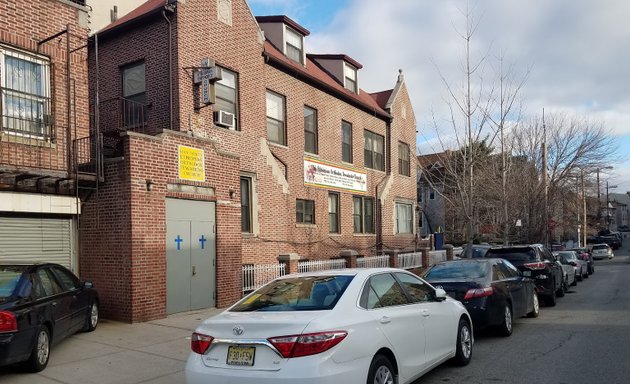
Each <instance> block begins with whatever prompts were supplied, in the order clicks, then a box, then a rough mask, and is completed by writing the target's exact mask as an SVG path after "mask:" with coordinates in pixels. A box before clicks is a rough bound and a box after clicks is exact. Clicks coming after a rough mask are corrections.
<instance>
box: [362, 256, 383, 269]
mask: <svg viewBox="0 0 630 384" xmlns="http://www.w3.org/2000/svg"><path fill="white" fill-rule="evenodd" d="M357 267H358V268H387V267H389V256H387V255H386V256H370V257H360V258H357Z"/></svg>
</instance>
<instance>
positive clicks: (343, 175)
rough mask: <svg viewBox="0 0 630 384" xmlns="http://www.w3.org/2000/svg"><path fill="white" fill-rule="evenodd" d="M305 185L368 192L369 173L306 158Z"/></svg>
mask: <svg viewBox="0 0 630 384" xmlns="http://www.w3.org/2000/svg"><path fill="white" fill-rule="evenodd" d="M304 185H308V186H311V187H319V188H332V189H341V190H346V191H351V192H355V193H366V192H367V174H366V173H365V172H363V171H361V170H359V169H355V168H351V167H346V166H343V165H337V164H333V163H329V162H327V161H323V160H319V159H314V158H304Z"/></svg>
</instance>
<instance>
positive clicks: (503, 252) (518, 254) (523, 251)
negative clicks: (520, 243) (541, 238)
mask: <svg viewBox="0 0 630 384" xmlns="http://www.w3.org/2000/svg"><path fill="white" fill-rule="evenodd" d="M486 257H499V258H502V259H506V260H508V261H511V262H512V263H519V262H520V263H524V262H527V261H533V260H535V259H536V251H534V250H533V249H531V248H518V249H510V248H505V249H501V248H498V249H490V250H489V251H488V252H486Z"/></svg>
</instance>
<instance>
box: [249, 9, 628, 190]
mask: <svg viewBox="0 0 630 384" xmlns="http://www.w3.org/2000/svg"><path fill="white" fill-rule="evenodd" d="M248 3H249V5H250V7H251V8H252V11H253V13H254V14H255V15H257V16H259V15H281V14H282V15H286V16H288V17H290V18H291V19H293V20H295V21H296V22H298V23H299V24H300V25H302V26H303V27H305V28H306V29H308V30H309V31H310V32H311V34H310V35H309V36H308V37H307V38H306V42H305V47H306V51H307V52H309V53H344V54H347V55H348V56H350V57H352V58H353V59H355V60H356V61H358V62H359V63H361V64H362V65H363V68H362V69H361V70H360V72H359V76H360V77H359V81H360V87H361V88H362V89H363V90H365V91H367V92H378V91H381V90H385V89H391V88H393V86H394V84H395V81H396V78H397V75H398V70H399V69H402V70H403V74H404V76H405V81H406V84H407V88H408V90H409V92H410V96H411V101H412V104H413V108H414V112H415V115H416V124H417V130H418V135H417V146H418V151H419V153H420V154H427V153H432V152H440V151H442V150H443V149H442V146H441V145H439V141H438V139H437V136H436V129H435V128H434V127H435V125H434V123H433V122H434V121H446V119H448V111H447V109H446V103H445V100H446V99H448V95H447V93H446V89H445V86H444V83H443V82H442V80H441V77H440V76H441V75H442V76H443V77H444V78H445V79H447V81H448V82H449V83H451V84H455V85H456V84H459V83H460V82H461V80H462V76H463V71H462V66H463V65H464V60H463V52H464V44H463V40H462V38H461V36H460V34H461V32H462V30H463V29H464V26H465V22H466V18H465V17H464V16H463V14H464V13H465V12H466V10H467V9H468V10H469V12H470V13H471V15H472V17H471V20H474V21H475V22H476V23H477V28H476V30H475V34H474V35H473V38H472V40H471V57H472V60H471V61H472V62H477V60H478V59H480V58H483V57H485V58H486V61H485V62H484V65H483V67H484V71H485V72H483V73H484V75H483V76H484V78H492V79H494V78H495V77H496V76H495V75H492V71H493V69H494V68H496V66H493V65H492V64H490V62H496V59H497V58H499V57H502V58H503V59H504V63H505V64H506V67H509V68H511V69H510V70H509V72H510V73H511V74H512V75H513V76H514V77H515V78H516V79H523V78H525V77H526V82H525V83H524V85H523V87H522V88H521V90H520V91H519V97H520V102H521V103H522V105H523V108H524V109H523V116H525V117H540V116H541V115H542V110H543V109H544V110H545V114H547V113H551V114H553V113H566V114H568V115H569V116H576V117H578V118H582V117H583V118H586V119H588V120H589V121H593V122H596V123H599V124H602V125H603V126H604V127H605V128H606V129H607V130H608V131H609V132H610V135H612V136H613V137H614V140H615V143H616V145H617V151H616V153H613V154H611V156H610V157H611V160H610V165H612V166H613V169H612V170H611V171H606V173H604V174H602V175H601V176H602V180H603V181H604V182H605V181H606V180H608V181H609V184H610V185H616V186H617V188H616V189H614V190H613V189H611V193H612V192H613V191H614V192H617V193H623V192H626V191H630V65H629V63H630V45H629V42H630V25H629V24H628V20H627V19H628V15H630V1H628V0H598V1H593V0H553V1H549V0H528V1H522V0H476V1H474V0H473V1H470V2H468V1H466V0H388V1H383V0H248ZM479 73H482V72H479ZM485 76H487V77H485ZM486 82H487V81H486ZM438 125H439V124H438ZM603 193H605V191H603Z"/></svg>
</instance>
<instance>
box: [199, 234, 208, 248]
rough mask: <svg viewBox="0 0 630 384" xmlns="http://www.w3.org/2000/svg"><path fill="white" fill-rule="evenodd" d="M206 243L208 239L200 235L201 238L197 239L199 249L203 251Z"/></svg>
mask: <svg viewBox="0 0 630 384" xmlns="http://www.w3.org/2000/svg"><path fill="white" fill-rule="evenodd" d="M206 241H208V239H206V238H205V236H204V235H201V237H200V238H199V242H200V243H201V249H204V247H205V245H206Z"/></svg>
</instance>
